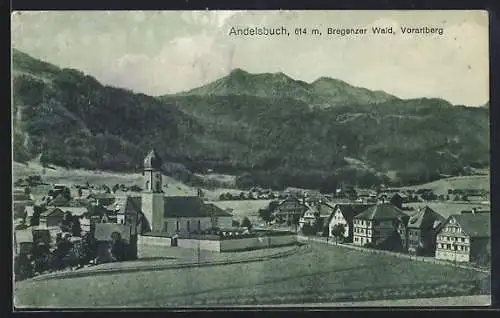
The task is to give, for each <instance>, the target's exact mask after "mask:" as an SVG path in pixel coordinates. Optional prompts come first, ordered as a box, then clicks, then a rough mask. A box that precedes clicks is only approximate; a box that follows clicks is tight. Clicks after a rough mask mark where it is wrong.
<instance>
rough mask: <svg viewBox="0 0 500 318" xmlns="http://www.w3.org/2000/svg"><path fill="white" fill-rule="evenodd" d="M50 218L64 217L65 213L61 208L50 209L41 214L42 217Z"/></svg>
mask: <svg viewBox="0 0 500 318" xmlns="http://www.w3.org/2000/svg"><path fill="white" fill-rule="evenodd" d="M48 216H64V212H63V211H62V210H61V209H59V208H48V209H47V210H46V211H44V212H42V213H41V214H40V217H48Z"/></svg>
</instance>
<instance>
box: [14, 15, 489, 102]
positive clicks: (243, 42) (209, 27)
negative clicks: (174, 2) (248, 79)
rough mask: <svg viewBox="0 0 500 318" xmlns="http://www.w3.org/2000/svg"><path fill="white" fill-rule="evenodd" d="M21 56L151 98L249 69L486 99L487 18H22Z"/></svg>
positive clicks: (17, 40) (408, 94)
mask: <svg viewBox="0 0 500 318" xmlns="http://www.w3.org/2000/svg"><path fill="white" fill-rule="evenodd" d="M282 25H284V26H286V27H288V28H289V30H291V31H292V36H290V37H279V38H269V37H267V38H266V37H253V38H248V37H230V36H228V30H229V28H230V27H231V26H235V27H245V26H266V27H281V26H282ZM402 25H407V26H415V27H418V26H426V25H427V26H442V27H444V29H445V33H444V35H443V36H436V35H433V36H422V35H403V34H401V33H400V30H399V26H402ZM297 26H301V27H308V28H311V27H318V28H326V27H336V28H342V27H346V28H348V27H366V28H368V32H369V33H370V32H371V26H392V27H393V29H395V31H397V32H399V34H397V35H388V36H374V35H367V36H364V37H356V36H349V37H348V36H345V37H340V36H336V37H335V36H326V35H324V36H323V37H314V36H310V35H309V36H302V37H300V36H295V35H294V34H293V29H294V28H295V27H297ZM12 39H13V40H12V41H13V43H14V45H15V46H16V48H18V49H20V50H23V51H25V52H26V53H28V54H31V55H33V56H34V57H37V58H41V59H43V60H46V61H48V62H51V63H54V64H56V65H59V66H62V67H74V68H78V69H81V70H82V71H84V72H86V73H89V74H90V75H93V76H95V77H96V78H97V79H98V80H100V81H102V82H104V83H106V84H110V85H114V86H122V87H125V88H129V89H132V90H134V91H137V92H143V93H146V94H153V95H157V94H166V93H173V92H178V91H182V90H187V89H190V88H193V87H195V86H200V85H203V84H206V83H208V82H210V81H213V80H216V79H217V78H219V77H222V76H224V75H226V74H227V73H228V72H229V71H230V70H231V69H232V68H235V67H241V68H243V69H245V70H247V71H249V72H252V73H261V72H277V71H282V72H284V73H286V74H288V75H290V76H292V77H294V78H296V79H301V80H304V81H307V82H311V81H313V80H315V79H317V78H319V77H321V76H329V77H334V78H339V79H342V80H344V81H347V82H349V83H351V84H353V85H357V86H363V87H366V88H369V89H381V90H385V91H387V92H389V93H392V94H395V95H398V96H400V97H403V98H413V97H423V96H428V97H440V98H444V99H447V100H449V101H450V102H452V103H457V104H469V105H478V104H482V103H484V102H486V101H487V99H488V80H489V74H488V63H489V62H488V25H487V15H484V14H477V12H476V13H474V12H447V13H444V12H434V13H432V14H430V13H426V12H417V13H415V12H411V13H410V12H392V11H391V12H384V11H382V12H376V11H355V12H354V11H349V12H340V11H336V12H335V11H334V12H332V11H308V12H295V11H291V12H288V11H253V12H242V11H208V10H204V11H184V12H173V11H169V12H137V11H135V12H112V13H106V12H97V13H92V12H83V13H82V12H78V13H69V12H60V13H59V12H57V13H54V12H44V13H40V12H37V13H31V12H26V13H25V12H23V13H22V14H21V15H20V16H19V15H13V16H12Z"/></svg>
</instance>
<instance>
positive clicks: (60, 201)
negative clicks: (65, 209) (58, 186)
mask: <svg viewBox="0 0 500 318" xmlns="http://www.w3.org/2000/svg"><path fill="white" fill-rule="evenodd" d="M69 201H70V200H69V199H68V198H67V197H66V196H64V195H63V194H62V193H59V194H58V195H56V197H55V198H53V199H52V200H50V201H49V202H48V205H53V206H61V205H65V204H67V203H68V202H69Z"/></svg>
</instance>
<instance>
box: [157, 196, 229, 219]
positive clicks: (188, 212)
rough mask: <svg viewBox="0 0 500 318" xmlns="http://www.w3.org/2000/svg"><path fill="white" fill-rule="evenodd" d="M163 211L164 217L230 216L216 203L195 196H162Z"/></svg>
mask: <svg viewBox="0 0 500 318" xmlns="http://www.w3.org/2000/svg"><path fill="white" fill-rule="evenodd" d="M163 211H164V217H166V218H175V217H211V216H231V214H230V213H228V212H226V211H224V210H223V209H221V208H219V207H217V206H216V205H214V204H211V203H205V202H203V200H201V199H200V198H199V197H195V196H192V197H188V196H178V197H176V196H171V197H164V210H163Z"/></svg>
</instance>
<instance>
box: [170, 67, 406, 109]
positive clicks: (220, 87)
mask: <svg viewBox="0 0 500 318" xmlns="http://www.w3.org/2000/svg"><path fill="white" fill-rule="evenodd" d="M171 95H174V96H188V95H200V96H214V95H215V96H226V95H250V96H257V97H267V98H276V97H284V96H287V97H289V98H294V99H297V100H300V101H304V102H307V103H308V104H310V105H311V106H312V107H314V106H321V107H335V106H337V105H339V104H342V105H344V104H349V103H355V104H359V103H367V104H376V103H380V102H386V101H390V100H396V99H399V98H398V97H396V96H393V95H390V94H388V93H386V92H383V91H370V90H368V89H366V88H362V87H356V86H353V85H350V84H348V83H347V82H345V81H342V80H339V79H334V78H330V77H325V76H322V77H319V78H318V79H316V80H314V81H312V82H311V83H307V82H305V81H302V80H296V79H293V78H292V77H290V76H289V75H287V74H285V73H283V72H276V73H255V74H253V73H249V72H247V71H245V70H243V69H241V68H235V69H233V70H231V71H230V72H229V74H227V75H226V76H223V77H221V78H219V79H217V80H215V81H213V82H211V83H208V84H205V85H202V86H200V87H196V88H193V89H190V90H187V91H184V92H180V93H176V94H170V95H169V94H167V95H163V96H160V98H162V97H168V96H171Z"/></svg>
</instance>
